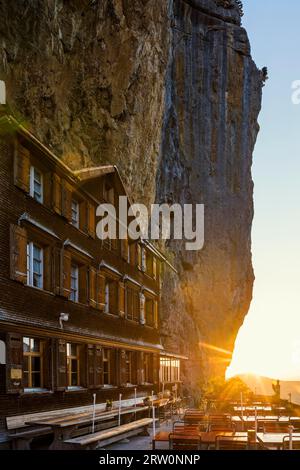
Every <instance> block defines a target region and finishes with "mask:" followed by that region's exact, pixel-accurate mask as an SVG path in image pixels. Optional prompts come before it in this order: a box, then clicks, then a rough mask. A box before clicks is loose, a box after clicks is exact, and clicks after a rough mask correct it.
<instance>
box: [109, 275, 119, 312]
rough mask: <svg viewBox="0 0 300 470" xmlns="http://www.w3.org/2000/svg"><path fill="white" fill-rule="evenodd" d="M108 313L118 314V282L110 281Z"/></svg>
mask: <svg viewBox="0 0 300 470" xmlns="http://www.w3.org/2000/svg"><path fill="white" fill-rule="evenodd" d="M109 313H112V314H114V315H118V314H119V283H118V281H111V282H110V286H109Z"/></svg>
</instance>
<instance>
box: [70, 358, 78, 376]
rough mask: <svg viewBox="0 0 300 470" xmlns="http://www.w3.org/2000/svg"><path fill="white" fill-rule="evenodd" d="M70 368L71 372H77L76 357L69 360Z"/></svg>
mask: <svg viewBox="0 0 300 470" xmlns="http://www.w3.org/2000/svg"><path fill="white" fill-rule="evenodd" d="M71 370H72V373H74V372H76V373H77V359H72V361H71Z"/></svg>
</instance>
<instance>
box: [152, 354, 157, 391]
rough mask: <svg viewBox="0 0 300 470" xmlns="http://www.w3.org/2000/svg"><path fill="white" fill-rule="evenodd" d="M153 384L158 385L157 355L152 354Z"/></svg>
mask: <svg viewBox="0 0 300 470" xmlns="http://www.w3.org/2000/svg"><path fill="white" fill-rule="evenodd" d="M152 370H153V383H154V384H155V385H156V384H158V383H159V354H153V368H152Z"/></svg>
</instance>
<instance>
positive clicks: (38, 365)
mask: <svg viewBox="0 0 300 470" xmlns="http://www.w3.org/2000/svg"><path fill="white" fill-rule="evenodd" d="M42 365H43V356H42V342H41V341H40V340H39V339H34V338H27V337H25V338H23V380H24V388H42V387H43V380H42Z"/></svg>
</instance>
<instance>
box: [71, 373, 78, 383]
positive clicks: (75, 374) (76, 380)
mask: <svg viewBox="0 0 300 470" xmlns="http://www.w3.org/2000/svg"><path fill="white" fill-rule="evenodd" d="M71 385H72V386H73V387H75V386H76V385H78V376H77V373H75V372H72V375H71Z"/></svg>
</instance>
